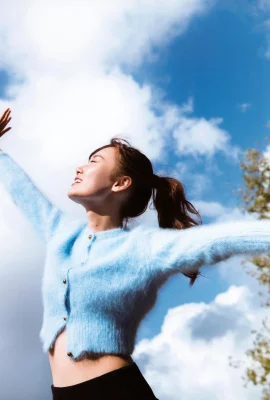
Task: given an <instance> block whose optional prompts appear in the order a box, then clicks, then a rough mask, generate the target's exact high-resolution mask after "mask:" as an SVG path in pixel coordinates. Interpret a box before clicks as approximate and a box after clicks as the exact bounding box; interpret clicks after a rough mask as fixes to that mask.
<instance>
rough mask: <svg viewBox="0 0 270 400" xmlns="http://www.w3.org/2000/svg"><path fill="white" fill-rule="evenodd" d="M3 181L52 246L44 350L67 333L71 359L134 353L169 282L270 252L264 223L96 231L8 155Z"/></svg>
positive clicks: (0, 159) (0, 168)
mask: <svg viewBox="0 0 270 400" xmlns="http://www.w3.org/2000/svg"><path fill="white" fill-rule="evenodd" d="M0 182H1V184H2V185H3V186H4V188H5V189H6V191H7V192H8V193H9V194H10V196H11V199H12V201H13V202H14V203H15V204H16V205H17V206H18V208H19V209H20V210H21V211H22V213H23V215H24V216H25V217H26V219H27V220H28V221H29V222H30V223H31V224H32V227H33V229H34V230H35V231H36V233H37V234H38V236H39V237H40V239H41V240H42V241H43V242H44V244H45V245H46V249H47V252H46V259H45V264H44V270H43V276H42V300H43V322H42V327H41V330H40V334H39V336H40V339H41V343H42V348H43V351H44V352H47V351H48V350H49V349H50V347H53V345H54V343H55V340H56V338H57V336H58V334H59V333H60V332H61V331H62V330H63V329H64V328H65V327H66V330H67V348H66V351H67V357H71V358H73V359H79V358H80V356H81V355H82V354H83V352H92V353H110V354H126V355H130V354H132V353H133V350H134V347H135V342H136V334H137V331H138V328H139V325H140V323H141V321H142V320H143V318H144V317H145V315H146V314H147V313H148V312H149V311H150V310H151V309H152V308H153V306H154V305H155V303H156V299H157V295H158V290H159V288H160V287H161V286H162V285H163V284H164V283H165V282H166V280H167V279H168V278H169V277H170V276H172V275H173V274H176V273H181V272H185V271H198V270H199V268H200V267H202V266H207V265H213V264H216V263H218V262H219V261H222V260H225V259H227V258H229V257H231V256H234V255H240V254H245V255H256V254H262V253H269V252H270V222H269V221H266V220H264V221H238V222H226V223H219V224H208V225H206V226H197V227H193V228H189V229H185V230H176V229H163V228H150V227H146V226H139V227H136V228H133V229H122V228H117V229H111V230H106V231H102V232H93V231H91V230H90V229H89V228H88V223H87V221H86V222H84V221H81V220H78V219H74V218H71V216H70V215H68V213H65V212H63V211H61V210H59V209H58V208H57V207H56V206H55V205H53V204H52V203H51V202H50V201H49V200H48V199H47V198H46V197H45V196H44V195H43V194H42V192H41V191H40V190H39V189H38V188H37V186H36V185H35V184H34V183H33V181H32V180H31V178H30V177H29V176H28V175H27V174H26V173H25V172H24V170H23V169H22V168H21V167H20V166H19V165H18V164H17V163H16V162H15V161H14V160H13V159H12V158H11V157H10V156H9V155H8V154H7V153H5V152H0Z"/></svg>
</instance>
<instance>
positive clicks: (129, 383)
mask: <svg viewBox="0 0 270 400" xmlns="http://www.w3.org/2000/svg"><path fill="white" fill-rule="evenodd" d="M51 389H52V394H53V400H103V399H104V400H105V399H106V400H109V399H117V400H158V399H157V397H155V395H154V393H153V391H152V389H151V387H150V386H149V384H148V382H147V381H146V379H145V378H144V376H143V375H142V373H141V371H140V369H139V367H138V366H137V364H136V363H135V362H133V363H132V364H130V365H126V366H124V367H122V368H118V369H116V370H114V371H111V372H108V373H106V374H103V375H100V376H98V377H96V378H93V379H90V380H88V381H85V382H81V383H78V384H76V385H72V386H64V387H58V386H54V385H51Z"/></svg>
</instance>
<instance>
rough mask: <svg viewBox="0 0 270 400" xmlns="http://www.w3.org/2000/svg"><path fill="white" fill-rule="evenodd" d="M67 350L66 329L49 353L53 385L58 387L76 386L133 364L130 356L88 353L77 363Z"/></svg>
mask: <svg viewBox="0 0 270 400" xmlns="http://www.w3.org/2000/svg"><path fill="white" fill-rule="evenodd" d="M66 349H67V336H66V329H65V328H64V330H63V331H62V332H61V333H60V334H59V335H58V337H57V339H56V341H55V343H54V346H53V348H52V349H50V350H49V352H48V354H49V362H50V367H51V372H52V380H53V385H54V386H56V387H64V386H71V385H76V384H78V383H81V382H85V381H87V380H89V379H93V378H96V377H98V376H100V375H103V374H106V373H107V372H111V371H114V370H116V369H118V368H122V367H124V366H126V365H130V364H132V363H133V359H132V357H131V356H130V355H127V356H125V355H121V356H119V355H111V354H101V353H99V355H98V356H97V355H95V354H93V353H87V352H85V353H84V358H83V359H81V357H80V359H79V360H76V361H75V360H72V359H71V358H69V357H68V356H67V350H66Z"/></svg>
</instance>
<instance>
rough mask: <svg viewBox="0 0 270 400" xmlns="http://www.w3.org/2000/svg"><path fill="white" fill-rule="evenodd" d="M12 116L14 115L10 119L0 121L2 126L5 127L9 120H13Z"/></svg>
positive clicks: (0, 126)
mask: <svg viewBox="0 0 270 400" xmlns="http://www.w3.org/2000/svg"><path fill="white" fill-rule="evenodd" d="M11 118H12V117H9V119H8V120H6V121H5V120H4V121H0V128H2V129H3V128H4V127H5V126H6V125H7V124H8V123H9V122H10V120H11Z"/></svg>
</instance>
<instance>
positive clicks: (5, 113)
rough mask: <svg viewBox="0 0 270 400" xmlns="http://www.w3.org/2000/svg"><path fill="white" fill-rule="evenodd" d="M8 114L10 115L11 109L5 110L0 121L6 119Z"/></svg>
mask: <svg viewBox="0 0 270 400" xmlns="http://www.w3.org/2000/svg"><path fill="white" fill-rule="evenodd" d="M10 113H11V109H10V108H7V109H6V110H5V111H4V112H3V114H2V116H1V118H0V121H1V120H2V119H5V118H6V117H8V116H9V114H10Z"/></svg>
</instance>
